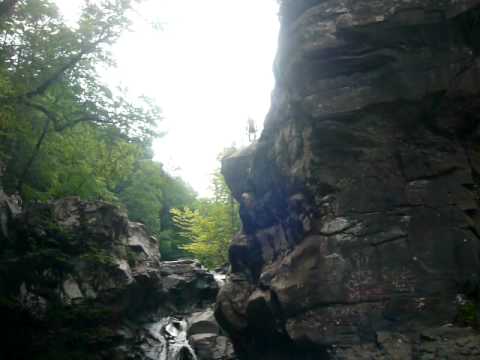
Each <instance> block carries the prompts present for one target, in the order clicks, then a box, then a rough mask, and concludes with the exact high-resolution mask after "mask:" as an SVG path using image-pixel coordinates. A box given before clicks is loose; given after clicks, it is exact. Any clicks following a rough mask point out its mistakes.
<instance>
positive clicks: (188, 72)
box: [57, 0, 279, 196]
mask: <svg viewBox="0 0 480 360" xmlns="http://www.w3.org/2000/svg"><path fill="white" fill-rule="evenodd" d="M81 3H82V0H57V4H58V5H59V6H60V8H61V10H62V12H63V13H64V15H65V16H66V17H67V18H72V17H73V16H74V15H75V12H76V10H77V9H78V7H79V5H80V4H81ZM138 10H139V13H140V14H141V17H140V16H138V17H137V16H136V17H135V18H136V19H135V20H134V31H133V32H131V33H127V34H125V35H124V36H123V37H122V39H121V40H120V42H119V43H118V44H116V45H115V46H114V49H113V53H114V57H115V59H116V61H117V63H118V67H117V68H116V69H114V70H113V71H112V72H109V73H108V74H105V79H106V81H107V82H108V83H109V84H112V85H113V86H115V85H116V84H118V83H121V85H122V86H126V87H128V88H129V90H130V91H131V93H132V94H135V95H141V94H144V95H147V96H149V97H152V98H154V99H155V100H156V102H157V103H158V105H159V106H160V107H161V108H162V112H163V117H164V120H163V121H162V122H161V123H160V129H161V130H164V131H167V135H166V136H164V137H163V138H161V139H160V140H158V141H156V142H155V144H154V152H155V159H156V160H159V161H161V162H162V163H164V164H165V166H166V168H167V170H169V171H170V172H171V173H173V174H175V175H180V176H181V177H182V178H184V179H185V180H186V181H187V182H188V183H190V184H191V185H192V186H193V187H194V189H195V190H196V191H197V192H198V193H199V194H200V195H202V196H205V195H208V194H209V189H208V187H209V183H210V174H211V173H212V172H213V171H214V169H215V168H216V167H218V162H217V160H216V158H217V155H218V154H219V153H220V152H221V151H222V149H223V148H225V147H228V146H230V145H232V144H233V143H235V144H236V145H237V146H241V145H245V144H246V143H247V133H246V125H247V119H248V117H249V116H250V117H252V118H253V119H255V121H256V122H257V124H258V126H259V127H261V125H262V124H263V120H264V117H265V115H266V113H267V111H268V109H269V107H270V93H271V90H272V89H273V85H274V79H273V74H272V64H273V58H274V56H275V52H276V47H277V36H278V27H279V25H278V18H277V12H278V5H277V0H148V1H145V2H144V3H143V4H142V5H141V6H140V7H139V8H138ZM146 20H150V21H158V22H160V23H162V25H163V30H161V31H155V30H154V29H153V27H152V26H151V25H150V24H149V21H146Z"/></svg>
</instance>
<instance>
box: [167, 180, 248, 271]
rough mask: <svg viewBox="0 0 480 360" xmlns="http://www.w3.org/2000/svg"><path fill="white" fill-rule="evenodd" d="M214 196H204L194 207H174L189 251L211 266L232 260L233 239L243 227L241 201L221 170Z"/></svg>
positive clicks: (175, 219)
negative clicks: (226, 182)
mask: <svg viewBox="0 0 480 360" xmlns="http://www.w3.org/2000/svg"><path fill="white" fill-rule="evenodd" d="M213 190H214V196H213V198H212V199H201V200H199V201H198V202H197V204H196V207H195V208H194V209H191V208H188V207H185V208H183V209H172V210H171V213H172V218H173V221H174V223H175V225H176V226H177V228H178V229H179V230H180V235H181V236H182V237H183V238H185V239H188V241H189V242H190V243H189V244H187V245H184V246H183V249H185V250H186V251H187V252H189V253H190V254H192V255H193V256H194V257H196V258H198V259H199V260H200V261H201V262H202V263H203V264H205V265H206V266H208V267H215V266H220V265H224V264H225V263H227V262H228V246H229V244H230V240H231V239H232V237H233V236H234V234H235V233H236V232H238V230H239V228H240V219H239V217H238V205H237V204H236V203H235V200H234V199H233V197H232V195H231V194H230V192H229V189H228V187H227V185H226V184H225V180H224V179H223V176H222V175H221V173H220V172H219V171H217V172H216V173H215V174H214V176H213Z"/></svg>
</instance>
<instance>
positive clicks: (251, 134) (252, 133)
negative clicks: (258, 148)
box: [247, 117, 257, 142]
mask: <svg viewBox="0 0 480 360" xmlns="http://www.w3.org/2000/svg"><path fill="white" fill-rule="evenodd" d="M247 132H248V141H250V142H254V141H256V140H257V127H256V126H255V121H254V120H253V119H252V118H251V117H249V118H248V126H247ZM252 139H253V140H252Z"/></svg>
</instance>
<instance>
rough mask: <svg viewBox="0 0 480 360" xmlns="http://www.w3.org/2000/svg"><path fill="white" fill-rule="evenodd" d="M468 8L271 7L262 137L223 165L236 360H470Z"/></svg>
mask: <svg viewBox="0 0 480 360" xmlns="http://www.w3.org/2000/svg"><path fill="white" fill-rule="evenodd" d="M479 6H480V1H478V0H435V1H433V0H430V1H428V0H408V1H407V0H382V1H377V0H340V1H338V0H335V1H334V0H322V1H320V0H284V1H282V2H281V11H280V16H281V23H282V24H281V25H282V28H281V34H280V44H279V51H278V55H277V59H276V63H275V71H276V78H277V85H276V89H275V90H274V93H273V96H272V108H271V111H270V113H269V115H268V116H267V120H266V123H265V130H264V133H263V134H262V137H261V139H260V140H259V142H258V143H257V144H255V145H253V146H252V147H250V148H248V149H246V150H244V151H240V152H239V153H236V154H234V155H232V156H231V157H229V158H227V159H225V160H224V161H223V173H224V175H225V178H226V180H227V183H228V184H229V186H230V187H231V189H232V191H233V193H234V195H235V197H236V198H237V200H238V201H239V202H240V204H241V208H240V215H241V217H242V221H243V231H242V233H241V234H239V235H238V236H237V237H236V238H235V239H234V240H233V244H232V246H231V248H230V258H231V263H232V272H231V274H230V277H229V280H228V281H227V283H226V285H225V286H224V288H223V289H222V290H221V292H220V295H219V296H218V298H217V308H216V317H217V319H218V320H219V322H220V324H221V325H222V327H223V328H225V329H226V330H227V331H228V332H229V334H230V336H231V338H232V339H233V341H234V344H235V348H236V350H237V353H238V355H239V356H240V357H241V358H242V359H260V358H261V359H296V360H302V359H321V358H325V359H363V358H365V359H377V358H378V359H437V358H450V359H477V358H480V345H479V344H480V337H479V335H478V333H476V332H475V330H474V329H473V328H474V327H475V326H477V327H478V318H479V307H478V303H479V282H480V280H479V276H480V261H479V258H480V240H479V236H480V212H479V195H480V146H479V144H480V128H479V125H480V121H479V120H480V97H479V95H480V61H479V59H478V56H479V51H480V7H479ZM432 334H434V335H432ZM466 344H468V345H466ZM441 356H443V357H441Z"/></svg>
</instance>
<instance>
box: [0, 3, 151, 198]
mask: <svg viewBox="0 0 480 360" xmlns="http://www.w3.org/2000/svg"><path fill="white" fill-rule="evenodd" d="M131 3H132V2H131V1H129V0H109V1H103V2H101V3H93V2H86V5H85V7H84V9H83V13H82V16H81V18H80V21H79V23H78V26H77V28H75V29H71V28H69V27H68V26H67V25H65V24H64V22H63V20H62V18H61V17H60V16H59V14H58V11H57V9H56V6H55V5H54V4H52V3H51V2H50V1H47V0H31V1H19V2H18V5H17V7H16V8H15V11H14V12H13V14H12V16H11V17H10V18H9V19H8V21H6V22H5V23H4V24H2V27H0V36H1V38H2V39H3V44H2V46H1V49H0V60H1V69H0V138H1V139H0V140H1V145H0V154H1V155H3V157H4V158H7V160H9V161H8V168H12V171H9V173H10V174H15V181H16V183H15V184H14V186H15V187H16V188H17V190H19V191H21V192H22V193H23V192H24V190H25V189H24V185H25V182H26V181H27V179H28V178H29V177H30V178H32V176H29V173H30V172H31V169H32V167H33V165H34V163H35V162H36V161H37V160H38V158H39V156H40V153H41V152H42V149H43V147H44V145H45V143H46V142H47V141H49V140H50V141H51V140H52V139H55V138H56V137H55V136H50V134H52V133H62V134H63V133H65V132H69V131H71V130H72V129H74V128H76V127H77V126H79V125H81V124H83V125H84V126H83V127H82V128H83V129H85V126H90V127H91V128H94V129H95V130H92V131H93V132H96V133H98V134H100V133H103V134H106V135H107V137H110V138H112V139H115V141H120V142H124V143H134V142H137V143H141V142H146V141H149V139H150V138H152V137H155V136H157V135H158V133H157V131H156V122H157V120H159V118H160V116H159V109H158V108H157V107H156V106H155V105H154V104H153V103H152V102H151V101H149V100H148V99H145V98H142V99H138V101H129V100H127V99H126V96H125V94H124V93H121V92H116V93H113V92H112V91H111V90H110V89H109V88H108V87H106V86H104V85H103V84H101V83H100V82H99V80H98V79H99V76H98V74H97V69H98V67H99V66H100V65H102V66H111V65H113V60H112V59H111V56H110V54H109V52H108V48H109V46H110V45H111V44H113V43H114V42H115V41H116V40H117V39H118V37H119V36H120V35H121V33H122V32H123V31H124V30H125V29H128V27H129V21H128V11H129V10H130V9H131V5H132V4H131ZM27 133H28V135H29V136H28V137H26V136H25V134H27ZM25 139H26V140H27V141H26V142H24V140H25ZM108 141H110V140H108ZM18 154H21V155H22V159H25V161H22V162H21V166H22V167H21V168H19V166H20V164H19V163H18V161H17V160H16V158H17V156H18ZM27 185H30V184H27ZM12 186H13V185H12Z"/></svg>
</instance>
